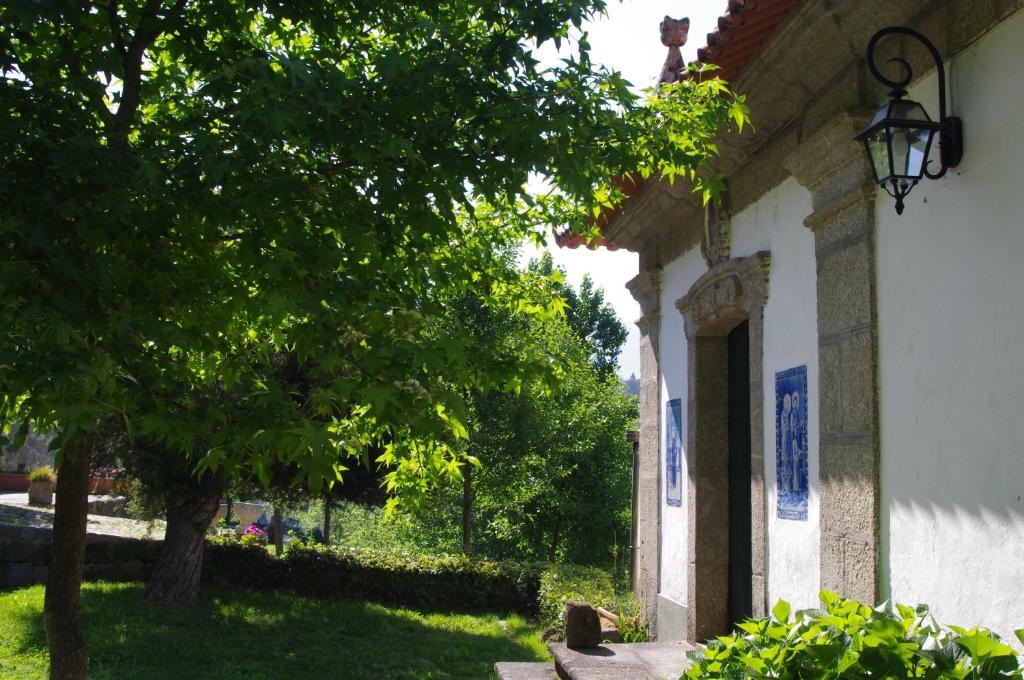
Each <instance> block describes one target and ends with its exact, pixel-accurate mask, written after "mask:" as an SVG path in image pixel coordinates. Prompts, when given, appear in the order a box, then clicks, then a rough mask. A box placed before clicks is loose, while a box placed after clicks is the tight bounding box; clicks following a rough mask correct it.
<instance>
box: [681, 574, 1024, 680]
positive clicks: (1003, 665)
mask: <svg viewBox="0 0 1024 680" xmlns="http://www.w3.org/2000/svg"><path fill="white" fill-rule="evenodd" d="M821 601H822V603H823V604H824V605H825V608H824V609H806V610H799V611H796V612H795V613H793V612H792V611H791V607H790V605H789V603H788V602H786V601H785V600H780V601H779V602H778V604H776V605H775V607H774V609H772V615H771V616H770V617H768V618H765V619H761V620H748V621H744V622H742V623H740V624H739V625H738V626H737V627H738V628H739V629H740V630H739V631H737V632H736V633H734V634H733V635H725V636H721V637H718V638H716V639H714V640H711V641H709V642H708V643H707V646H706V648H705V649H703V650H701V651H698V652H691V653H690V659H691V661H692V662H693V666H692V667H691V668H690V670H688V671H687V672H686V674H685V675H684V676H683V677H684V678H694V679H698V678H782V679H790V678H793V679H795V678H821V679H830V678H844V679H845V678H929V679H939V678H941V679H947V678H948V679H951V680H952V679H957V680H987V679H989V678H1024V669H1022V667H1021V663H1020V659H1018V657H1017V655H1016V653H1015V652H1014V650H1013V649H1012V648H1011V647H1010V646H1009V645H1006V644H1004V643H1003V642H1002V641H1001V640H1000V639H999V636H998V635H996V634H995V633H992V632H991V631H988V630H986V629H984V628H972V629H970V630H968V629H965V628H960V627H957V626H949V627H943V626H940V625H939V624H938V623H937V622H936V621H935V618H934V617H933V616H932V614H931V612H930V610H929V608H928V606H927V605H919V606H917V607H916V608H911V607H907V606H905V605H901V604H896V605H895V606H890V605H889V604H888V603H885V604H882V605H880V606H878V607H876V608H871V607H870V606H868V605H865V604H862V603H860V602H857V601H855V600H847V599H843V598H841V597H839V596H838V595H836V594H835V593H832V592H829V591H827V590H823V591H822V592H821ZM1017 636H1018V637H1019V638H1021V640H1022V641H1024V630H1021V631H1017Z"/></svg>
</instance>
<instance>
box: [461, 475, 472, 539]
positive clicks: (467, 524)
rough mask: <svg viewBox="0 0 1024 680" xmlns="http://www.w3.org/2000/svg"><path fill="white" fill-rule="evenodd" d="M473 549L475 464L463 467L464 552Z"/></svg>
mask: <svg viewBox="0 0 1024 680" xmlns="http://www.w3.org/2000/svg"><path fill="white" fill-rule="evenodd" d="M472 550H473V466H472V465H470V464H469V463H467V464H466V465H464V466H463V467H462V554H463V555H466V556H467V557H468V556H469V553H470V552H471V551H472Z"/></svg>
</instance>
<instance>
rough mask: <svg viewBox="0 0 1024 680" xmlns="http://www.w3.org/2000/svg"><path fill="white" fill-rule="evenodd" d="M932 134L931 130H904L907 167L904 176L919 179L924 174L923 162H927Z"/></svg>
mask: <svg viewBox="0 0 1024 680" xmlns="http://www.w3.org/2000/svg"><path fill="white" fill-rule="evenodd" d="M933 134H934V132H933V131H932V130H920V129H919V130H906V138H907V148H908V153H907V166H906V172H905V174H906V176H907V177H910V178H912V179H921V176H922V175H923V174H924V166H925V162H926V161H927V160H928V147H929V146H930V142H931V139H932V135H933Z"/></svg>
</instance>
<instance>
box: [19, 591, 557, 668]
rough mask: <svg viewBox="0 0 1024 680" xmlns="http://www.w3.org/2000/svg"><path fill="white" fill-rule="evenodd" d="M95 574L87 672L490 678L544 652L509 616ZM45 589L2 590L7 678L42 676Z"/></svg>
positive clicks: (85, 605)
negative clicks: (502, 664) (161, 591)
mask: <svg viewBox="0 0 1024 680" xmlns="http://www.w3.org/2000/svg"><path fill="white" fill-rule="evenodd" d="M141 595H142V586H141V585H139V584H113V583H91V584H87V585H86V586H85V587H84V588H83V593H82V609H83V622H84V625H85V628H86V637H87V638H88V641H89V646H90V653H91V657H90V658H91V662H90V673H89V677H90V678H161V679H163V678H224V679H231V678H247V679H248V678H309V679H312V678H352V679H353V680H356V679H359V678H367V679H369V678H374V679H377V678H410V679H411V678H431V679H433V678H487V677H493V670H492V669H493V666H494V663H495V662H496V661H539V660H546V659H547V650H546V649H545V648H544V645H543V643H542V642H541V641H540V638H539V634H538V629H537V627H536V625H535V624H533V623H531V622H528V621H525V620H524V619H522V618H521V617H518V616H515V615H511V616H508V617H507V618H506V619H505V627H504V628H503V627H502V625H501V624H500V622H499V617H498V616H497V615H493V614H490V615H466V614H443V613H421V612H417V611H413V610H409V609H398V608H390V607H384V606H381V605H377V604H370V603H363V602H352V601H348V600H330V599H322V600H316V599H308V598H303V597H298V596H295V595H289V594H283V593H257V592H251V591H245V590H231V589H224V588H214V587H206V588H204V591H203V594H202V596H201V597H200V600H199V602H198V603H196V604H195V605H190V606H178V607H166V606H159V605H153V604H150V603H148V602H145V601H143V600H142V599H141ZM42 608H43V588H42V586H34V587H31V588H25V589H22V590H16V591H12V592H6V593H0V678H5V679H6V678H18V679H21V678H44V677H46V670H47V654H46V639H45V635H44V633H43V628H42Z"/></svg>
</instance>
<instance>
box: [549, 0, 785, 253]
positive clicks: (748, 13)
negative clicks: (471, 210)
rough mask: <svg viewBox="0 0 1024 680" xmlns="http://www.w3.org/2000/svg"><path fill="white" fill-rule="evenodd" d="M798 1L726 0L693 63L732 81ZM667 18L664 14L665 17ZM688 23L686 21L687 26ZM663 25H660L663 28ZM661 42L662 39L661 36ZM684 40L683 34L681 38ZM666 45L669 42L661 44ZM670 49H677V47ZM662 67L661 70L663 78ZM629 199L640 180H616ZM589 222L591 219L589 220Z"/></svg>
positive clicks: (572, 244)
mask: <svg viewBox="0 0 1024 680" xmlns="http://www.w3.org/2000/svg"><path fill="white" fill-rule="evenodd" d="M799 4H800V0H728V5H727V7H726V13H725V14H723V15H722V16H720V17H719V18H718V28H717V29H716V30H714V31H712V32H711V33H708V37H707V45H706V46H705V47H702V48H700V49H698V50H697V62H696V65H698V66H699V65H701V64H715V65H716V66H718V71H716V73H717V74H718V75H720V76H721V77H722V78H724V79H725V80H728V81H732V80H734V79H735V78H736V76H737V75H739V73H740V72H741V71H742V70H743V68H744V67H745V66H746V65H747V62H748V61H749V60H750V58H751V56H753V54H754V53H755V52H757V50H758V49H760V47H761V45H763V44H764V42H765V41H766V40H767V39H768V38H769V37H770V36H771V35H772V33H774V32H775V29H776V28H777V27H778V25H779V24H780V23H781V22H782V20H783V19H784V18H785V17H786V16H787V15H788V14H789V12H790V10H792V9H793V8H795V7H796V6H797V5H799ZM666 18H667V17H666ZM688 27H689V22H688V20H687V28H688ZM663 28H664V27H663ZM663 42H664V39H663ZM683 43H685V37H684V38H683ZM665 44H666V45H669V43H665ZM672 49H673V46H672V45H669V61H668V62H666V67H668V66H670V65H671V64H670V62H671V61H672V57H673V52H672ZM674 49H675V50H676V52H678V49H679V46H675V47H674ZM664 73H665V70H664V68H663V70H662V76H663V79H664ZM616 181H617V182H618V183H619V186H621V187H622V188H623V192H624V193H625V194H626V200H625V201H624V203H626V202H628V201H629V199H630V198H631V197H633V196H635V195H636V194H638V193H640V191H641V190H642V189H643V188H644V182H642V181H629V180H626V181H623V180H622V179H621V178H620V179H618V180H616ZM620 208H621V206H619V207H617V208H614V209H610V210H606V211H604V212H603V213H601V215H600V217H598V218H597V224H598V226H599V227H600V228H601V229H602V230H603V228H604V227H605V226H606V225H607V224H609V223H610V222H611V221H612V220H614V219H615V217H616V216H618V214H619V211H620ZM591 223H593V222H591ZM555 242H556V243H557V244H558V245H559V246H560V247H562V248H578V247H580V246H581V245H587V247H589V248H591V249H592V250H593V249H596V248H598V247H600V246H604V247H606V248H608V249H609V250H618V246H617V245H616V244H615V243H612V242H610V241H609V240H608V239H607V238H605V237H603V236H602V237H600V238H598V239H596V240H594V241H593V242H591V243H590V244H587V242H586V239H584V238H583V237H582V236H579V235H577V234H573V233H572V232H571V231H570V230H568V229H567V230H565V231H563V232H561V233H560V234H558V235H557V236H556V237H555Z"/></svg>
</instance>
